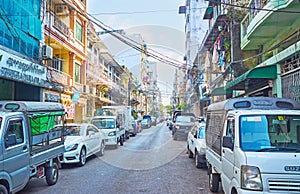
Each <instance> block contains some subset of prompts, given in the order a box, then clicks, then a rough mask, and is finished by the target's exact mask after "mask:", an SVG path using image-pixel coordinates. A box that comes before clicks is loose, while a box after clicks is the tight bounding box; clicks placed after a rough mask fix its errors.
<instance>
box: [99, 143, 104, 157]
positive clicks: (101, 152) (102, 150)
mask: <svg viewBox="0 0 300 194" xmlns="http://www.w3.org/2000/svg"><path fill="white" fill-rule="evenodd" d="M104 149H105V143H104V141H102V142H101V145H100V152H99V155H100V156H103V155H104Z"/></svg>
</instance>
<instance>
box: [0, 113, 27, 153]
mask: <svg viewBox="0 0 300 194" xmlns="http://www.w3.org/2000/svg"><path fill="white" fill-rule="evenodd" d="M22 123H23V122H22V119H13V120H10V121H9V123H8V126H7V130H6V133H5V136H4V137H5V148H8V147H11V146H15V145H18V144H21V143H24V131H23V124H22Z"/></svg>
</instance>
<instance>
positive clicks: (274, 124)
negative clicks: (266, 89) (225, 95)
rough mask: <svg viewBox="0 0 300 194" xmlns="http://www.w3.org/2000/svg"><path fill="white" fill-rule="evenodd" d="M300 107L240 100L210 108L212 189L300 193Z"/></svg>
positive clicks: (283, 102)
mask: <svg viewBox="0 0 300 194" xmlns="http://www.w3.org/2000/svg"><path fill="white" fill-rule="evenodd" d="M299 110H300V105H299V104H298V103H297V102H295V101H292V100H290V99H282V98H271V97H249V98H236V99H231V100H226V101H223V102H218V103H214V104H211V105H210V106H209V107H208V109H207V115H206V116H207V122H206V145H207V150H206V160H207V166H208V175H209V188H210V190H211V191H212V192H218V191H219V183H220V182H221V183H222V189H223V191H224V193H225V194H237V193H238V194H248V193H264V194H265V193H276V194H278V193H281V194H283V193H284V194H287V193H300V187H299V185H300V111H299Z"/></svg>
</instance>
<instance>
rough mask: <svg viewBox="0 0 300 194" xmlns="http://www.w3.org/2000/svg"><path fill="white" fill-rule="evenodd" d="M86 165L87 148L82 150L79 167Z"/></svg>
mask: <svg viewBox="0 0 300 194" xmlns="http://www.w3.org/2000/svg"><path fill="white" fill-rule="evenodd" d="M85 163H86V150H85V148H84V147H83V148H81V150H80V156H79V166H84V165H85Z"/></svg>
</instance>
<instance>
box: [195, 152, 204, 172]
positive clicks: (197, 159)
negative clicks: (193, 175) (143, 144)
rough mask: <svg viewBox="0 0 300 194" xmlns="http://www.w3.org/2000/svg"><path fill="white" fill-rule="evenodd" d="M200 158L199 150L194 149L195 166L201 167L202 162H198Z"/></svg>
mask: <svg viewBox="0 0 300 194" xmlns="http://www.w3.org/2000/svg"><path fill="white" fill-rule="evenodd" d="M200 158H201V156H200V155H199V152H198V151H197V150H196V151H195V163H196V168H201V167H203V164H201V163H200Z"/></svg>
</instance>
